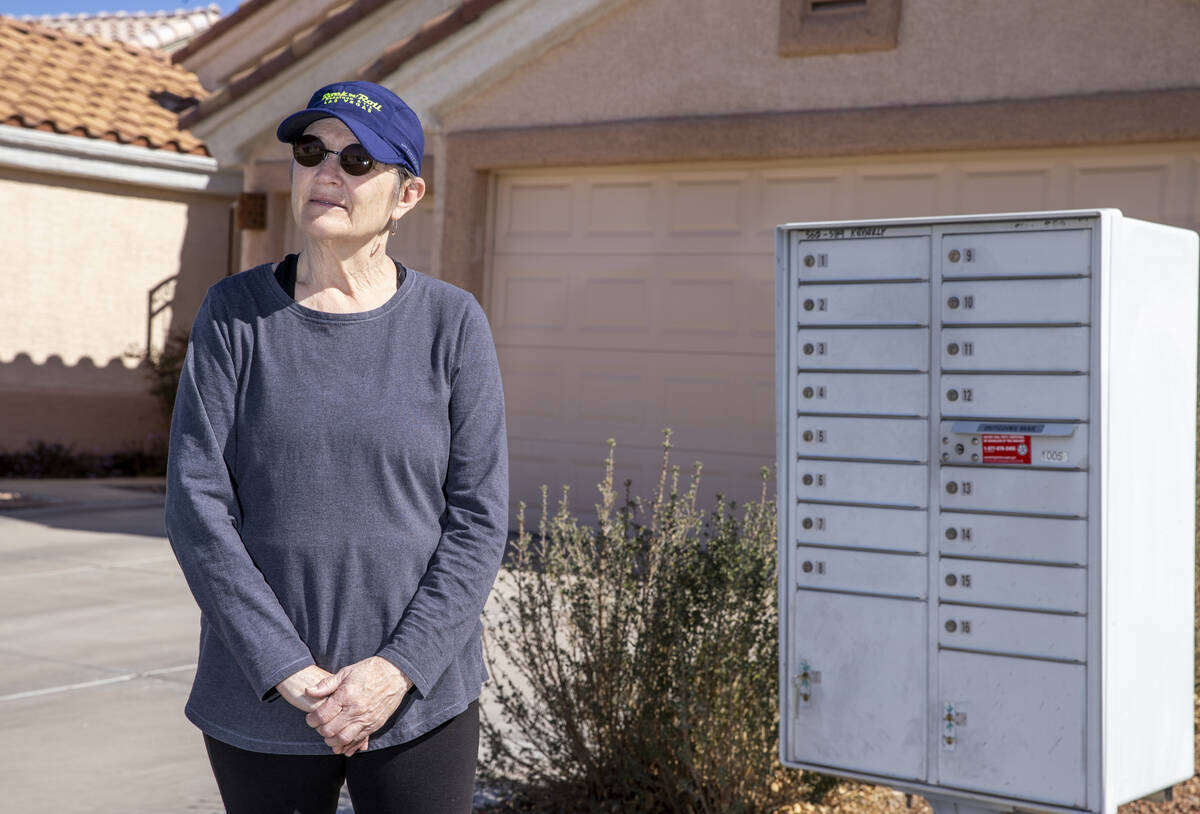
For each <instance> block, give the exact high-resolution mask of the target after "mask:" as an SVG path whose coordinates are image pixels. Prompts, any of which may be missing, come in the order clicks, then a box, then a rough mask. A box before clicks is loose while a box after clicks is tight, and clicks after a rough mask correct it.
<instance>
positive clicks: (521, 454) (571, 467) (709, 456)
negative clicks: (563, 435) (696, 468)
mask: <svg viewBox="0 0 1200 814" xmlns="http://www.w3.org/2000/svg"><path fill="white" fill-rule="evenodd" d="M616 440H617V446H616V449H615V452H614V460H615V477H614V483H615V484H616V488H617V492H618V500H620V499H622V498H623V495H624V482H625V479H626V478H629V479H631V480H632V481H633V484H632V487H631V488H632V493H633V494H634V495H637V496H640V497H642V498H646V499H649V498H651V497H652V496H653V494H654V490H655V489H657V487H658V479H659V472H660V471H661V467H662V446H661V444H660V442H661V440H662V435H661V434H657V433H656V434H654V435H652V436H649V437H647V438H643V439H638V440H635V441H623V440H622V439H620V438H618V439H616ZM672 445H673V446H672V449H671V464H672V465H677V466H679V470H680V488H681V490H684V489H686V488H687V485H688V483H689V479H690V477H691V473H692V467H693V464H694V463H695V462H696V461H699V462H701V463H702V464H703V470H702V472H701V478H700V492H699V505H701V506H704V507H711V506H713V504H714V501H715V497H716V495H717V494H718V493H720V494H723V495H726V496H729V497H732V498H734V499H736V500H737V501H738V503H739V504H740V503H742V502H744V501H745V500H746V499H757V498H758V497H759V496H760V495H761V493H762V479H761V478H762V468H763V467H764V466H768V467H769V466H771V465H772V464H773V463H774V460H773V458H772V457H771V455H753V454H751V455H740V454H730V453H722V452H714V451H712V450H708V449H702V448H696V447H693V446H688V445H687V444H686V443H684V442H683V439H681V438H679V437H674V438H673V439H672ZM607 455H608V447H607V446H606V445H605V443H604V441H603V440H600V441H596V442H580V441H543V440H541V439H523V438H516V437H511V438H510V439H509V471H510V481H511V483H512V487H511V489H510V491H509V500H510V507H509V513H510V514H509V517H510V520H509V525H510V527H512V528H516V524H517V519H516V518H517V505H518V503H519V502H520V501H522V500H524V501H525V503H526V504H527V507H528V508H527V509H526V511H525V525H526V527H528V528H531V529H536V528H537V520H538V517H539V516H540V512H541V486H542V484H545V485H546V486H547V491H548V498H549V504H550V510H551V511H553V510H554V509H555V507H556V505H557V501H558V499H559V497H560V496H561V494H562V486H563V485H564V484H566V485H568V486H569V487H570V491H569V505H570V507H571V510H572V512H573V513H575V514H576V515H577V516H579V517H580V518H581V519H582V520H584V521H585V522H587V521H590V520H592V519H594V518H595V504H596V503H597V502H598V501H599V497H600V493H599V491H598V489H597V488H596V485H597V484H598V483H599V482H600V480H601V478H602V477H603V475H604V460H605V457H606V456H607ZM774 489H775V482H774V481H773V480H772V481H770V482H769V483H768V487H767V495H768V497H773V495H774Z"/></svg>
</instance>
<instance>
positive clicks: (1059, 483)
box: [940, 466, 1087, 517]
mask: <svg viewBox="0 0 1200 814" xmlns="http://www.w3.org/2000/svg"><path fill="white" fill-rule="evenodd" d="M941 480H942V490H941V498H940V499H941V505H942V508H943V509H950V510H963V511H985V512H1019V513H1022V514H1049V515H1063V516H1066V517H1085V516H1087V473H1086V472H1047V471H1045V470H1040V469H1008V468H1005V469H998V468H997V469H983V468H977V467H973V466H946V467H941Z"/></svg>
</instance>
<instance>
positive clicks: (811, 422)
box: [795, 415, 929, 463]
mask: <svg viewBox="0 0 1200 814" xmlns="http://www.w3.org/2000/svg"><path fill="white" fill-rule="evenodd" d="M795 448H796V454H797V455H803V456H806V457H807V456H814V457H822V458H868V459H874V460H880V461H912V462H914V463H924V462H925V461H926V460H927V459H928V458H929V423H928V422H927V421H922V420H920V419H916V418H841V417H835V416H812V415H804V416H800V417H799V418H797V419H796V444H795Z"/></svg>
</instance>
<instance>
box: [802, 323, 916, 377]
mask: <svg viewBox="0 0 1200 814" xmlns="http://www.w3.org/2000/svg"><path fill="white" fill-rule="evenodd" d="M796 367H798V368H806V369H813V370H831V369H832V370H907V371H914V372H916V371H927V370H929V329H928V328H896V329H888V328H875V329H868V330H855V329H849V328H802V329H800V330H799V331H797V333H796Z"/></svg>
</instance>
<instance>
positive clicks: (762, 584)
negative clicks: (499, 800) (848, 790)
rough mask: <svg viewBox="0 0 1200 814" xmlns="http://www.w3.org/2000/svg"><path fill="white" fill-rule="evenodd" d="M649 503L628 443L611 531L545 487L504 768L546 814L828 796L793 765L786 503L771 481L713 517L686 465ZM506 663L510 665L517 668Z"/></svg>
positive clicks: (500, 737)
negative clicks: (784, 659)
mask: <svg viewBox="0 0 1200 814" xmlns="http://www.w3.org/2000/svg"><path fill="white" fill-rule="evenodd" d="M666 435H667V437H666V440H665V442H664V445H663V467H662V472H661V475H660V480H659V483H658V488H657V492H656V495H655V496H654V500H653V501H652V502H651V503H650V504H649V505H648V506H646V505H644V504H643V503H642V501H640V500H638V499H637V498H635V497H632V496H631V495H630V484H629V482H628V481H627V482H626V484H625V494H624V499H623V501H621V502H620V504H619V505H618V501H617V491H616V489H615V488H614V484H613V452H612V445H613V442H611V441H610V442H609V445H610V449H609V455H608V459H607V462H606V467H605V476H604V481H603V482H602V483H601V484H600V485H599V488H600V503H599V504H598V505H597V506H596V510H597V516H598V517H597V525H596V528H594V529H592V528H588V527H584V526H583V525H581V524H580V523H579V522H578V520H577V519H576V518H575V517H573V516H572V514H571V510H570V507H569V505H568V503H567V493H566V490H564V492H563V496H562V499H561V501H560V502H559V504H558V507H557V510H556V511H555V512H554V513H553V514H551V513H550V512H549V508H548V506H547V496H546V490H545V488H544V487H543V490H542V519H541V521H540V523H539V524H538V530H537V534H536V535H531V534H529V533H528V532H527V531H526V530H525V525H524V508H525V507H524V504H522V505H521V514H520V518H519V522H520V532H519V536H518V538H517V540H516V541H515V543H514V546H513V548H514V551H513V552H512V554H513V560H512V562H511V568H510V570H509V571H508V572H507V573H506V574H505V575H504V578H503V581H502V582H501V585H500V587H499V589H498V593H497V597H498V598H497V605H498V612H497V613H495V614H491V615H489V618H488V620H487V632H486V637H485V638H486V641H487V643H488V648H489V655H492V656H496V657H498V658H492V659H491V661H492V667H493V683H492V690H491V691H492V692H494V693H495V694H496V700H497V703H498V705H499V707H500V709H501V715H502V717H503V719H504V724H503V725H501V724H500V723H499V722H496V721H491V720H485V722H484V735H485V738H486V741H487V743H488V745H489V748H490V753H491V760H490V764H491V766H492V767H493V768H492V772H493V774H494V775H496V776H499V777H505V778H508V779H510V780H512V779H514V778H515V779H517V780H518V784H517V788H518V789H519V792H518V794H517V802H516V803H515V804H514V805H516V806H517V807H518V808H520V807H521V806H524V807H525V808H526V809H528V808H530V807H532V808H534V809H536V810H540V811H572V812H574V811H620V812H660V811H661V812H667V811H697V812H747V813H748V814H749V813H751V812H764V811H770V810H773V809H775V808H777V807H779V806H780V805H783V804H786V803H789V802H795V801H797V800H801V799H808V800H813V801H815V800H819V799H820V797H821V796H822V795H823V794H824V792H825V791H826V790H828V789H829V788H831V787H832V786H833V785H834V783H833V781H831V780H829V779H827V778H824V777H822V776H820V775H810V774H802V773H800V772H797V771H792V770H784V769H783V768H782V767H781V766H780V765H779V761H778V751H777V743H778V731H777V726H778V713H777V708H776V695H777V691H778V662H777V654H778V644H777V629H778V628H777V612H776V582H775V505H774V503H773V501H771V500H769V499H768V496H767V495H768V492H767V484H768V478H769V472H768V471H767V470H764V471H763V493H762V497H761V499H760V500H759V501H757V502H754V503H750V504H748V505H747V506H745V507H744V509H743V511H742V512H741V515H740V516H739V515H738V513H737V512H736V511H735V507H734V505H733V504H732V503H727V502H725V501H724V500H723V499H721V498H720V497H718V498H717V502H716V505H715V507H714V508H713V509H712V510H711V511H708V512H705V511H703V510H701V509H700V508H698V507H697V505H696V496H697V489H698V486H699V478H700V465H699V464H697V465H696V467H695V470H694V472H693V475H692V477H691V479H690V482H689V484H688V485H687V489H686V491H685V492H683V493H680V491H679V471H678V468H677V467H672V466H671V465H670V461H669V455H670V432H669V431H668V432H667V434H666ZM502 664H504V665H507V667H504V666H501V665H502Z"/></svg>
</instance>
